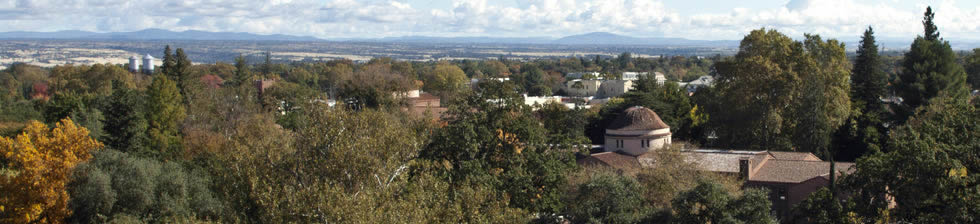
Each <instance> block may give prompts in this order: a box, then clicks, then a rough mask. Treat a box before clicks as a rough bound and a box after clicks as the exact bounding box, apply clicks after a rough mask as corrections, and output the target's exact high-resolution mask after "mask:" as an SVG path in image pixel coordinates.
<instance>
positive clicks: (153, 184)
mask: <svg viewBox="0 0 980 224" xmlns="http://www.w3.org/2000/svg"><path fill="white" fill-rule="evenodd" d="M74 172H75V173H74V176H73V179H72V181H71V183H70V184H69V187H68V188H69V189H68V190H69V195H70V197H71V201H70V202H69V206H70V208H71V209H72V210H73V211H74V214H73V216H72V218H71V220H70V221H74V222H82V223H92V222H106V221H110V220H109V219H110V218H111V221H112V222H117V221H122V222H127V223H128V222H130V221H131V220H133V219H135V220H141V221H149V222H152V221H160V220H162V219H166V220H174V219H177V220H186V219H188V218H190V219H194V218H198V219H206V218H208V217H213V215H214V214H218V213H219V210H220V208H221V206H220V205H221V204H220V203H219V202H218V201H217V200H216V199H215V197H214V196H213V194H212V193H211V190H210V189H209V188H208V186H209V184H210V180H209V179H208V178H207V177H208V176H207V175H206V174H205V173H203V172H191V171H188V170H187V169H185V168H184V167H183V166H181V165H180V164H179V163H175V162H159V161H156V160H149V159H144V158H138V157H132V156H130V155H128V154H126V153H123V152H119V151H115V150H105V151H103V152H99V153H96V154H95V159H93V160H92V161H91V162H89V163H86V164H82V165H79V166H78V167H77V168H76V169H75V171H74ZM126 220H130V221H126Z"/></svg>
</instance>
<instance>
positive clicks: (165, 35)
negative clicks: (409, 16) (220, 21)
mask: <svg viewBox="0 0 980 224" xmlns="http://www.w3.org/2000/svg"><path fill="white" fill-rule="evenodd" d="M0 39H83V40H255V41H320V39H317V38H315V37H309V36H291V35H280V34H274V35H260V34H251V33H244V32H208V31H199V30H187V31H183V32H175V31H169V30H162V29H145V30H140V31H134V32H111V33H96V32H88V31H78V30H65V31H57V32H3V33H0Z"/></svg>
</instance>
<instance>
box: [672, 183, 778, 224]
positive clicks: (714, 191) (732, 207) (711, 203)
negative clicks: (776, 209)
mask: <svg viewBox="0 0 980 224" xmlns="http://www.w3.org/2000/svg"><path fill="white" fill-rule="evenodd" d="M672 204H673V209H674V217H673V218H672V221H673V223H759V224H762V223H776V219H775V218H773V217H772V216H771V215H770V214H769V210H770V206H771V202H769V198H768V192H767V191H766V190H761V189H749V190H746V191H745V192H744V193H742V195H741V196H733V195H731V194H730V193H729V192H728V191H726V190H725V189H724V188H722V187H721V185H720V184H718V183H714V182H710V181H702V182H700V183H699V184H698V185H697V186H695V187H694V188H693V189H691V190H689V191H684V192H681V193H680V194H679V195H677V196H676V197H675V198H674V201H673V202H672Z"/></svg>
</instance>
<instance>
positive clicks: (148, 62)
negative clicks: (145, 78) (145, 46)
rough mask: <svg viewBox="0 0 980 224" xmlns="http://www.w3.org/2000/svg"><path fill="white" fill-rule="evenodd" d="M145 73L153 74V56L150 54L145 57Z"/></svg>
mask: <svg viewBox="0 0 980 224" xmlns="http://www.w3.org/2000/svg"><path fill="white" fill-rule="evenodd" d="M143 72H145V73H146V74H153V56H150V54H146V55H144V56H143Z"/></svg>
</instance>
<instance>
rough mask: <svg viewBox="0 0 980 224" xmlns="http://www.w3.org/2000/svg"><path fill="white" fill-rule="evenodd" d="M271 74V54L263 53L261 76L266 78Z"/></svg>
mask: <svg viewBox="0 0 980 224" xmlns="http://www.w3.org/2000/svg"><path fill="white" fill-rule="evenodd" d="M270 74H272V53H270V52H268V51H266V52H265V63H264V64H262V75H263V76H266V77H268V76H269V75H270Z"/></svg>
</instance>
